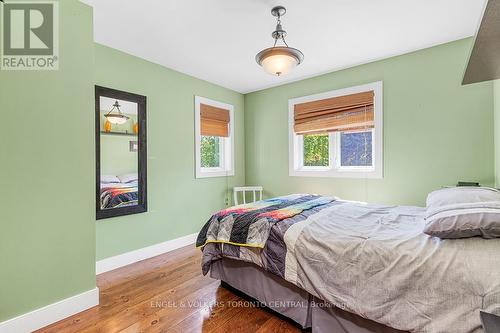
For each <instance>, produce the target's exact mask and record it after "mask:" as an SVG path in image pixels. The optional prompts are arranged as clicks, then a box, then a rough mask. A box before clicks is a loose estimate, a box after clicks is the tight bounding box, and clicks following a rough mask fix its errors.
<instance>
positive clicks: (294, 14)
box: [82, 0, 486, 93]
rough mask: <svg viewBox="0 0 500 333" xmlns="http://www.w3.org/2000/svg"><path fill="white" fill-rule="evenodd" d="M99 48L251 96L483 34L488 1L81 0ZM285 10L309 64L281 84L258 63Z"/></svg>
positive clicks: (293, 40) (295, 43)
mask: <svg viewBox="0 0 500 333" xmlns="http://www.w3.org/2000/svg"><path fill="white" fill-rule="evenodd" d="M82 2H85V3H87V4H89V5H92V6H93V7H94V35H95V41H96V42H98V43H101V44H104V45H107V46H110V47H113V48H116V49H119V50H122V51H125V52H127V53H130V54H133V55H135V56H138V57H141V58H144V59H147V60H149V61H152V62H155V63H158V64H161V65H164V66H166V67H169V68H172V69H175V70H178V71H180V72H183V73H186V74H189V75H192V76H195V77H197V78H200V79H204V80H207V81H209V82H213V83H216V84H218V85H221V86H224V87H227V88H230V89H233V90H236V91H239V92H242V93H247V92H251V91H255V90H260V89H264V88H267V87H271V86H276V85H280V84H283V83H286V82H291V81H296V80H299V79H302V78H305V77H311V76H314V75H318V74H322V73H326V72H331V71H334V70H337V69H341V68H346V67H350V66H354V65H358V64H362V63H367V62H371V61H374V60H378V59H383V58H386V57H390V56H394V55H399V54H403V53H407V52H411V51H414V50H418V49H422V48H426V47H430V46H433V45H437V44H441V43H445V42H449V41H452V40H457V39H460V38H464V37H469V36H472V35H474V34H475V33H476V30H477V27H478V25H479V22H480V18H481V14H482V11H483V7H484V5H485V2H486V0H310V1H305V0H282V1H277V0H141V1H137V0H136V1H132V0H82ZM277 4H280V5H284V6H285V7H286V8H287V13H286V15H285V16H284V17H283V19H282V21H283V27H284V29H285V30H287V32H288V37H287V42H288V45H290V46H292V47H295V48H298V49H300V50H301V51H302V52H303V53H304V55H305V60H304V63H303V64H301V65H300V66H299V67H297V68H296V69H295V70H294V71H293V72H292V73H290V74H289V75H287V76H283V77H279V78H278V77H274V76H271V75H269V74H267V73H265V72H264V71H263V70H262V68H260V67H259V66H258V65H257V64H256V62H255V59H254V57H255V54H256V53H257V52H259V51H260V50H261V49H263V48H266V47H269V46H272V42H273V40H272V38H271V32H272V31H273V30H274V26H275V18H274V17H273V16H271V14H270V10H271V8H272V7H273V6H274V5H277Z"/></svg>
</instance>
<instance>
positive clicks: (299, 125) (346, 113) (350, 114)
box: [294, 90, 375, 134]
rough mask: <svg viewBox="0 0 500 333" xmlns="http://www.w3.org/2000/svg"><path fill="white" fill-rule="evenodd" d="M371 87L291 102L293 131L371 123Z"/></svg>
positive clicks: (310, 131)
mask: <svg viewBox="0 0 500 333" xmlns="http://www.w3.org/2000/svg"><path fill="white" fill-rule="evenodd" d="M373 97H374V92H373V90H370V91H365V92H361V93H356V94H351V95H344V96H338V97H332V98H327V99H321V100H317V101H312V102H306V103H300V104H295V106H294V131H295V134H319V133H327V132H338V131H353V130H359V129H369V128H373V127H375V117H374V111H373Z"/></svg>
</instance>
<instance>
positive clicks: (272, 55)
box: [255, 6, 304, 76]
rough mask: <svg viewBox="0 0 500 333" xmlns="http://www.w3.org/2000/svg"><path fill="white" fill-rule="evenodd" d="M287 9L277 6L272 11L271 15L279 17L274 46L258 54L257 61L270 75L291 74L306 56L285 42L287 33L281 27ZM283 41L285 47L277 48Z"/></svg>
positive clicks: (273, 34) (274, 32) (274, 33)
mask: <svg viewBox="0 0 500 333" xmlns="http://www.w3.org/2000/svg"><path fill="white" fill-rule="evenodd" d="M285 13H286V8H285V7H283V6H276V7H274V8H273V9H272V10H271V14H272V15H273V16H275V17H277V23H276V30H274V31H273V33H272V34H271V36H272V37H273V38H274V46H273V47H269V48H267V49H264V50H262V51H260V52H259V53H257V55H256V56H255V60H256V61H257V63H258V64H259V65H261V66H262V67H263V68H264V70H265V71H266V72H268V73H269V74H273V75H277V76H281V75H284V74H287V73H288V72H290V71H291V70H292V69H293V68H295V67H296V66H298V65H300V64H301V63H302V61H304V54H303V53H302V52H300V51H299V50H297V49H294V48H293V47H289V46H288V44H287V43H286V41H285V37H286V31H285V30H283V27H282V26H281V17H282V16H283V15H285ZM279 40H281V41H282V42H283V44H284V46H276V44H277V43H278V41H279Z"/></svg>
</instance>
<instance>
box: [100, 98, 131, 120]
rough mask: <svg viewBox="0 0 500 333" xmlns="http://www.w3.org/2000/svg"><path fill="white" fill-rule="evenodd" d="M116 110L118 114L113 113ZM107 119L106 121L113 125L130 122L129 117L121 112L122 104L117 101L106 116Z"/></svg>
mask: <svg viewBox="0 0 500 333" xmlns="http://www.w3.org/2000/svg"><path fill="white" fill-rule="evenodd" d="M115 109H116V111H117V112H115V113H113V111H114V110H115ZM104 117H106V120H108V121H109V122H110V123H112V124H119V125H121V124H125V123H126V122H127V120H129V117H127V116H126V115H124V114H123V113H122V112H121V110H120V104H119V103H118V101H115V104H113V107H112V108H111V110H110V111H109V112H108V113H106V114H105V115H104Z"/></svg>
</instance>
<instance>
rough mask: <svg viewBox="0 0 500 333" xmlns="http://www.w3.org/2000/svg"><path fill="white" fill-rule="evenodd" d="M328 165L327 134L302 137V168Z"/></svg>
mask: <svg viewBox="0 0 500 333" xmlns="http://www.w3.org/2000/svg"><path fill="white" fill-rule="evenodd" d="M328 165H329V140H328V134H319V135H304V166H328Z"/></svg>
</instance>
